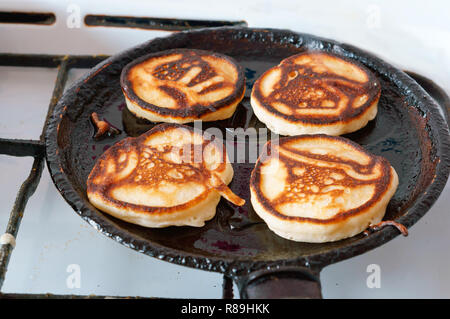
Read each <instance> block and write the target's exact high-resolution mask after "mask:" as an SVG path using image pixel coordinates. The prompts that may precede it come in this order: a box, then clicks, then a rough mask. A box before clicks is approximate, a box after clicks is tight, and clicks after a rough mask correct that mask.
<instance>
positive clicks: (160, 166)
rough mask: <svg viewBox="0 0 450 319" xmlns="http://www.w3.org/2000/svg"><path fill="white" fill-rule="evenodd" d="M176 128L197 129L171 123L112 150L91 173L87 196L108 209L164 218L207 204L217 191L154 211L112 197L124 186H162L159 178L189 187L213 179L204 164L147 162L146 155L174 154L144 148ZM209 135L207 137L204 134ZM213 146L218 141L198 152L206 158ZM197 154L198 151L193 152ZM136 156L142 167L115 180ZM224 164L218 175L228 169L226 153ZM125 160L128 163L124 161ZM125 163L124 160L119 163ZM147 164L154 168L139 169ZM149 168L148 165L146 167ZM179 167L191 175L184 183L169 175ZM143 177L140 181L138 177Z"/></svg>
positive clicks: (208, 191) (205, 145)
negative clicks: (148, 141) (154, 136)
mask: <svg viewBox="0 0 450 319" xmlns="http://www.w3.org/2000/svg"><path fill="white" fill-rule="evenodd" d="M174 128H183V129H187V130H190V131H192V132H194V129H193V128H191V127H188V126H184V125H180V124H169V123H163V124H159V125H157V126H155V127H154V128H153V129H151V130H149V131H148V132H146V133H145V134H142V135H140V136H138V137H129V138H126V139H124V140H122V141H120V142H118V143H116V144H114V145H113V146H111V147H110V148H108V149H107V150H106V151H105V152H104V153H103V154H102V155H101V156H100V157H99V159H98V160H97V162H96V164H95V166H94V168H93V169H92V171H91V173H90V174H89V177H88V180H87V192H88V193H96V194H98V195H99V196H100V197H101V198H102V199H103V201H104V202H106V203H108V205H111V206H115V207H117V208H129V209H131V210H133V212H136V213H151V214H154V215H162V214H170V213H171V212H174V211H179V210H184V209H188V208H190V207H193V206H195V205H197V204H198V203H200V202H201V201H203V200H204V199H205V198H207V197H208V195H209V193H210V192H211V191H212V190H213V189H212V188H209V187H207V188H206V189H205V191H204V192H202V193H201V194H200V195H199V196H197V197H196V198H194V199H192V200H190V201H188V202H186V203H183V204H180V205H176V206H170V207H159V206H158V207H151V206H146V205H138V204H132V203H128V202H124V201H120V200H117V199H115V198H113V197H112V196H111V191H112V189H113V187H114V188H115V187H119V186H123V185H130V186H152V185H155V184H157V183H158V182H159V180H160V178H158V176H163V179H164V180H166V181H169V182H171V183H174V184H176V183H186V182H189V181H195V182H196V183H203V184H205V185H206V184H207V180H208V179H209V177H210V176H209V175H208V170H207V169H206V168H204V167H203V165H204V164H203V162H200V163H195V164H192V163H188V162H182V163H180V164H175V163H170V162H167V161H163V160H161V159H160V158H161V157H162V156H157V158H158V161H152V162H151V163H152V164H150V161H148V160H147V157H146V155H145V153H149V152H148V151H150V152H151V153H158V154H159V155H161V154H163V153H165V152H168V151H170V150H168V149H164V150H163V151H161V150H158V149H156V148H153V147H150V146H146V145H143V141H145V140H146V138H147V137H148V136H150V135H152V134H155V133H158V132H166V131H168V130H171V129H174ZM203 134H205V133H203ZM210 143H217V141H214V140H213V139H209V140H204V142H203V144H202V146H201V148H202V149H201V150H199V149H197V150H195V152H197V151H199V152H202V153H200V154H203V150H204V149H205V148H206V147H207V146H208V145H209V144H210ZM192 151H194V150H192ZM134 152H136V153H137V154H138V155H139V158H138V160H139V163H138V165H137V169H135V170H133V172H132V173H131V174H129V175H128V176H127V177H126V178H124V179H121V180H119V181H117V180H115V177H116V176H117V174H118V172H120V170H121V169H123V168H124V167H126V166H127V163H128V160H129V154H130V153H134ZM222 155H223V161H222V162H221V163H219V164H218V166H217V168H216V169H215V170H214V171H215V172H218V173H220V172H223V171H224V170H225V168H226V159H227V157H226V156H227V155H226V153H225V152H223V154H222ZM190 156H194V154H193V152H192V153H191V154H190ZM123 158H125V159H123ZM119 159H122V160H119ZM111 162H114V163H115V171H114V172H107V167H106V163H111ZM143 162H148V164H150V165H154V166H152V169H151V170H148V169H139V167H142V166H143V164H144V163H143ZM145 164H147V163H145ZM174 167H176V169H177V171H181V172H183V171H189V174H183V177H182V178H181V179H178V178H172V177H171V176H170V175H169V174H167V173H168V172H169V171H170V170H171V169H172V168H174ZM139 175H140V176H141V178H139V177H138V176H139ZM97 178H100V179H101V183H95V182H94V180H95V179H97Z"/></svg>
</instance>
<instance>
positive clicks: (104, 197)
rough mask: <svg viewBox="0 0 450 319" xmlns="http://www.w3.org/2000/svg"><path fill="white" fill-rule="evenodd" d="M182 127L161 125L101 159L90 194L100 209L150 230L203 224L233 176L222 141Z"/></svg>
mask: <svg viewBox="0 0 450 319" xmlns="http://www.w3.org/2000/svg"><path fill="white" fill-rule="evenodd" d="M205 137H208V136H207V135H204V134H203V133H201V132H200V133H199V132H196V131H194V130H193V129H192V128H190V127H187V126H184V125H179V124H160V125H158V126H156V127H154V128H153V129H151V130H150V131H148V132H146V133H144V134H142V135H141V136H139V137H136V138H131V137H130V138H126V139H124V140H122V141H120V142H118V143H116V144H114V145H113V146H112V147H110V148H109V149H107V150H106V151H105V153H103V154H102V156H101V157H100V158H99V159H98V160H97V162H96V163H95V165H94V168H93V169H92V171H91V173H90V174H89V177H88V180H87V195H88V198H89V200H90V202H91V203H92V204H93V205H94V206H95V207H97V208H98V209H100V210H102V211H104V212H106V213H108V214H111V215H112V216H114V217H117V218H120V219H123V220H125V221H128V222H130V223H134V224H138V225H141V226H146V227H166V226H171V225H176V226H181V225H190V226H197V227H198V226H203V225H204V223H205V221H206V220H209V219H211V218H213V217H214V215H215V213H216V206H217V204H218V202H219V200H220V196H221V195H222V196H224V197H225V198H227V199H228V200H230V201H232V202H233V203H235V204H237V205H243V204H244V200H243V199H241V198H239V197H238V196H236V195H235V194H233V193H232V192H231V190H230V189H229V188H228V187H227V184H228V183H230V181H231V179H232V177H233V169H232V166H231V164H230V163H229V161H228V157H227V154H226V150H225V148H224V146H223V144H222V143H219V142H218V141H216V140H212V139H211V138H209V137H208V138H205Z"/></svg>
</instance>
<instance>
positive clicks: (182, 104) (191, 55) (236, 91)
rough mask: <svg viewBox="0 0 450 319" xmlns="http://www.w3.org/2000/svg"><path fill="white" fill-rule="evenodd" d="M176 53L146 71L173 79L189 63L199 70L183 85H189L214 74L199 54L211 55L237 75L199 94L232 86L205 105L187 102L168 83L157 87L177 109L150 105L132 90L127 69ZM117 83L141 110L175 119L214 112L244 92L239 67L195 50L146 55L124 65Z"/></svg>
mask: <svg viewBox="0 0 450 319" xmlns="http://www.w3.org/2000/svg"><path fill="white" fill-rule="evenodd" d="M174 54H180V55H181V56H182V57H181V58H180V59H179V60H176V61H173V62H169V63H164V64H162V65H160V66H158V67H157V68H155V69H154V70H149V71H150V72H152V75H153V76H155V77H157V78H158V79H160V80H170V81H177V80H179V79H180V78H181V77H182V76H183V75H185V74H186V73H187V72H188V71H189V70H190V69H191V68H192V67H193V66H198V67H201V69H202V71H201V72H200V73H199V74H198V75H197V76H196V77H195V78H193V79H192V80H191V81H190V82H189V83H188V84H187V87H192V86H194V85H196V84H199V83H202V82H204V81H206V80H208V79H210V78H212V77H214V76H216V75H217V73H216V72H215V70H214V69H213V68H212V67H211V66H210V65H209V63H208V62H206V61H205V60H203V59H202V57H203V56H209V57H214V58H217V59H223V60H225V61H227V62H229V63H231V64H232V65H234V66H235V67H236V70H237V73H238V77H237V80H236V83H227V82H221V83H215V84H213V85H211V86H209V87H206V88H205V89H203V90H202V91H201V92H199V94H206V93H208V92H210V91H213V90H216V89H219V88H222V87H224V86H232V87H233V91H232V93H231V94H229V95H228V96H227V97H225V98H223V99H221V100H218V101H215V102H211V103H207V104H195V105H189V104H188V103H187V99H186V96H185V93H183V92H182V91H181V90H178V89H175V88H173V87H169V86H160V87H159V89H160V90H161V91H163V92H164V93H166V94H168V95H169V96H171V97H172V98H173V99H174V100H176V103H177V108H165V107H160V106H158V105H154V104H151V103H148V102H146V101H144V100H142V99H141V98H140V97H139V96H137V95H136V93H135V92H134V89H133V85H134V81H135V79H134V78H133V76H132V75H131V70H132V69H133V68H134V67H138V66H139V65H140V64H143V63H145V62H146V61H147V60H149V59H153V58H159V57H164V56H168V55H174ZM120 84H121V86H122V91H123V93H124V94H125V96H126V97H127V98H128V99H129V100H130V101H132V102H134V103H136V104H137V105H139V106H140V107H141V108H143V109H147V110H149V111H151V112H154V113H157V114H159V115H161V116H167V117H176V118H190V117H195V118H199V119H201V117H204V116H206V115H208V114H210V113H212V112H216V111H218V110H220V109H222V108H225V107H228V106H229V105H231V104H234V103H236V102H238V101H240V100H241V99H242V98H243V96H244V92H245V76H244V72H243V70H242V67H241V66H240V65H239V64H238V63H237V62H236V61H235V60H234V59H233V58H231V57H229V56H226V55H224V54H219V53H216V52H211V51H205V50H197V49H172V50H166V51H161V52H156V53H152V54H148V55H146V56H143V57H141V58H139V59H136V60H134V61H133V62H131V63H129V64H128V65H126V66H125V67H124V68H123V70H122V74H121V77H120Z"/></svg>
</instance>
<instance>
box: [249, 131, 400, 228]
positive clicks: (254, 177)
mask: <svg viewBox="0 0 450 319" xmlns="http://www.w3.org/2000/svg"><path fill="white" fill-rule="evenodd" d="M311 138H320V139H329V140H336V141H338V142H339V143H346V144H347V145H350V146H351V147H353V148H355V149H356V150H357V151H359V152H362V153H364V154H365V155H367V156H369V157H370V162H369V163H368V165H361V164H359V163H356V162H354V161H351V160H343V159H341V158H337V157H335V156H330V155H319V154H313V153H309V152H304V151H299V150H297V149H293V148H290V149H289V152H292V153H295V154H298V155H302V156H307V157H309V158H312V159H318V160H326V161H328V162H336V163H343V164H346V165H349V166H351V167H352V169H353V170H355V171H356V172H358V173H361V174H367V173H369V172H371V171H372V169H373V168H374V167H375V165H377V164H380V165H381V172H382V173H381V176H379V177H378V178H376V179H375V180H374V179H371V180H366V181H361V180H355V179H352V178H350V177H349V176H346V174H343V173H342V172H341V171H340V170H339V169H337V170H336V169H333V168H330V167H326V168H324V167H318V166H314V165H309V164H306V163H299V162H298V161H295V160H292V159H291V158H289V157H286V156H284V155H283V154H282V153H281V152H280V153H279V154H277V156H279V158H280V160H281V161H282V162H283V163H284V164H285V165H286V167H287V169H288V172H289V173H288V181H287V184H288V185H293V184H294V183H295V182H296V181H297V180H298V176H296V174H295V173H294V172H293V169H294V168H297V169H298V168H302V167H303V168H304V169H305V172H307V173H306V175H307V176H308V177H310V183H311V184H312V185H316V186H317V187H318V188H319V190H320V189H322V188H323V187H326V186H327V185H325V184H324V180H325V179H326V178H327V177H329V176H330V175H331V174H332V173H337V174H341V175H344V178H343V179H342V180H340V181H339V184H340V185H344V186H349V187H350V188H351V187H354V186H357V185H364V184H372V185H373V184H375V194H376V195H375V196H373V197H372V198H371V199H370V200H368V201H367V202H366V203H365V204H363V205H361V206H359V207H357V208H355V209H351V210H347V211H345V212H342V213H338V214H336V215H335V216H333V217H332V218H327V219H318V218H310V217H301V216H287V215H284V214H281V213H279V212H278V211H277V210H276V209H275V208H274V206H273V204H277V203H285V202H289V201H292V198H287V196H286V195H287V193H286V192H285V193H284V194H282V195H281V196H279V197H277V199H276V202H274V203H272V202H271V201H269V200H268V199H267V198H266V197H265V196H264V195H263V194H262V192H261V163H262V161H264V158H268V157H265V154H274V153H272V152H274V151H275V150H274V149H273V146H272V144H271V142H270V141H269V142H267V144H266V145H265V149H264V153H263V154H262V155H261V156H260V158H258V161H257V162H256V165H255V168H254V169H253V171H252V174H251V177H250V187H251V188H252V190H253V191H254V193H255V195H256V197H257V200H258V202H259V203H261V205H262V206H263V207H264V209H265V210H266V211H268V212H270V213H271V214H273V215H275V216H276V217H278V218H280V219H284V220H289V221H298V222H309V223H316V224H333V223H338V222H342V221H344V220H346V219H350V218H351V217H352V216H356V215H358V214H360V213H362V212H365V211H367V210H368V209H370V208H371V207H373V206H374V204H375V203H376V202H377V201H378V200H379V199H380V198H381V197H382V196H383V195H384V194H385V192H386V191H387V190H388V187H389V185H390V184H391V182H392V179H393V176H392V172H391V165H390V164H389V162H388V161H387V160H386V159H385V158H383V157H381V156H375V155H373V154H370V153H368V152H367V151H366V150H364V149H363V148H362V147H361V146H360V145H358V144H356V143H354V142H352V141H350V140H348V139H346V138H343V137H339V136H329V135H325V134H315V135H301V136H292V137H284V138H281V139H280V140H279V145H280V147H285V146H286V144H287V143H288V142H289V141H292V140H298V139H311ZM268 156H270V155H268ZM305 184H306V183H305ZM332 192H334V195H335V196H336V197H338V196H340V192H342V190H333V191H332ZM302 193H304V194H305V195H306V196H308V195H311V194H315V193H314V192H313V191H311V190H310V189H306V188H303V189H302Z"/></svg>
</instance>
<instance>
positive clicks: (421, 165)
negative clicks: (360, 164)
mask: <svg viewBox="0 0 450 319" xmlns="http://www.w3.org/2000/svg"><path fill="white" fill-rule="evenodd" d="M173 48H196V49H204V50H211V51H216V52H221V53H224V54H226V55H229V56H232V57H233V58H235V59H236V60H237V61H238V62H239V63H240V64H241V65H242V67H243V68H244V69H245V75H246V86H247V90H246V95H245V98H244V100H243V101H242V102H241V104H240V105H239V107H238V109H237V111H236V113H235V114H234V115H233V117H232V118H230V119H227V120H223V121H217V122H210V123H204V125H203V129H206V128H208V127H218V128H220V129H222V130H224V132H226V131H227V128H237V127H241V128H244V129H247V128H249V127H255V128H260V127H264V125H263V124H262V123H260V122H259V121H258V120H257V119H256V117H255V116H254V115H253V113H252V110H251V107H250V103H249V95H250V92H251V87H252V84H253V82H254V81H255V79H256V78H258V76H259V75H260V74H262V72H264V71H265V70H267V69H268V68H270V67H272V66H274V65H276V64H278V63H279V62H280V61H281V60H282V59H284V58H286V57H288V56H290V55H293V54H296V53H299V52H302V51H305V50H320V51H326V52H332V53H334V54H337V55H339V56H343V57H347V58H350V59H354V60H356V61H359V62H360V63H363V64H364V65H365V66H367V67H368V68H369V69H371V70H372V71H373V72H374V73H375V75H376V76H377V77H378V78H379V79H380V82H381V85H382V93H381V98H380V101H379V112H378V115H377V117H376V119H375V120H373V121H371V122H370V123H369V124H368V125H367V126H366V127H365V128H363V129H361V130H359V131H357V132H355V133H352V134H348V135H345V136H346V137H348V138H350V139H351V140H353V141H355V142H356V143H358V144H360V145H362V146H363V147H364V148H366V149H367V150H369V151H370V152H372V153H375V154H377V155H382V156H384V157H385V158H387V159H388V160H389V162H390V163H391V165H393V166H394V168H395V170H396V171H397V172H398V175H399V179H400V185H399V187H398V190H397V192H396V193H395V195H394V197H393V198H392V200H391V201H390V203H389V205H388V207H387V211H386V215H385V218H384V219H385V220H395V221H397V222H399V223H401V224H403V225H405V226H406V227H408V228H409V227H411V226H412V225H413V224H414V223H415V222H417V220H418V219H419V218H420V217H422V216H423V215H424V214H425V213H426V212H427V211H428V210H429V208H430V207H431V205H432V204H433V203H434V202H435V201H436V199H437V198H438V196H439V194H440V193H441V191H442V189H443V187H444V186H445V183H446V181H447V178H448V175H449V150H450V138H449V127H448V124H447V109H446V106H441V105H439V104H438V103H436V101H435V100H434V99H433V98H432V97H431V96H430V95H429V94H428V93H427V92H426V91H425V90H424V89H423V88H422V87H421V86H420V85H418V83H417V82H415V81H414V80H413V79H412V78H411V77H410V76H408V75H407V74H406V73H404V72H402V71H400V70H398V69H396V68H395V67H393V66H391V65H389V64H388V63H386V62H384V61H383V60H381V59H380V58H378V57H376V56H374V55H372V54H370V53H368V52H366V51H363V50H361V49H358V48H356V47H354V46H351V45H347V44H342V43H338V42H335V41H332V40H327V39H323V38H319V37H315V36H312V35H309V34H302V33H295V32H292V31H288V30H276V29H252V28H243V27H225V28H208V29H201V30H196V31H187V32H179V33H176V34H172V35H170V36H168V37H164V38H157V39H154V40H151V41H149V42H146V43H144V44H142V45H140V46H137V47H135V48H132V49H129V50H127V51H125V52H123V53H120V54H118V55H115V56H113V57H111V58H109V59H107V60H105V61H103V62H102V63H100V64H99V65H97V66H96V67H95V68H94V69H92V70H91V71H90V72H89V73H88V74H86V75H85V76H84V77H83V78H81V79H80V80H78V81H77V82H76V83H74V84H73V85H72V86H71V87H70V88H69V89H67V91H66V92H65V94H64V95H63V96H62V98H61V99H60V101H59V102H58V104H57V106H56V107H55V109H54V113H53V114H52V116H51V117H50V119H49V121H48V123H47V124H48V129H47V131H46V151H47V164H48V167H49V171H50V174H51V176H52V179H53V182H54V183H55V185H56V187H57V188H58V190H59V191H60V193H61V194H62V196H63V197H64V198H65V199H66V201H67V202H68V203H69V204H70V205H71V206H72V207H73V209H74V210H75V211H76V212H77V213H78V214H79V215H80V216H81V217H82V218H83V219H84V220H86V221H87V222H88V223H89V224H91V225H92V226H93V227H95V228H96V229H97V230H98V231H100V232H101V233H103V234H105V235H107V236H109V237H111V238H112V239H114V240H116V241H118V242H120V243H121V244H123V245H125V246H127V247H130V248H132V249H135V250H137V251H139V252H142V253H144V254H147V255H150V256H153V257H156V258H159V259H161V260H165V261H168V262H172V263H176V264H179V265H185V266H189V267H194V268H198V269H203V270H209V271H216V272H221V273H223V274H225V275H227V276H229V277H231V278H232V279H233V280H234V281H235V282H236V283H237V285H238V287H239V291H240V295H241V297H243V298H280V297H312V298H318V297H321V288H320V279H319V275H320V270H321V269H322V268H323V267H325V266H327V265H330V264H332V263H335V262H338V261H340V260H343V259H346V258H350V257H353V256H356V255H359V254H362V253H364V252H366V251H368V250H370V249H373V248H375V247H378V246H380V245H382V244H384V243H386V242H387V241H389V240H391V239H393V238H394V237H396V236H397V235H398V234H399V232H398V230H397V229H395V228H394V227H385V228H383V229H381V230H379V231H377V232H374V233H371V234H370V235H368V236H365V235H363V234H359V235H357V236H354V237H351V238H348V239H344V240H340V241H337V242H332V243H324V244H312V243H301V242H293V241H289V240H286V239H283V238H280V237H278V236H276V235H275V234H274V233H273V232H271V231H270V230H269V229H268V227H267V226H266V225H265V224H264V223H263V222H262V220H261V219H260V218H259V217H258V216H257V215H256V213H255V211H254V210H253V209H252V207H251V204H250V200H249V187H248V182H249V177H250V173H251V171H252V169H253V165H254V164H253V163H235V164H233V166H234V171H235V176H234V178H233V181H232V183H231V184H230V188H231V189H232V190H233V191H234V192H235V193H236V194H238V195H239V196H241V197H243V198H245V199H246V200H247V204H246V205H245V206H244V207H236V206H233V205H232V204H230V203H228V202H227V201H225V200H221V201H220V203H219V205H218V207H217V214H216V216H215V218H214V219H212V220H211V221H209V222H207V223H206V225H205V226H204V227H201V228H194V227H169V228H164V229H148V228H144V227H141V226H137V225H133V224H129V223H126V222H123V221H121V220H118V219H116V218H114V217H112V216H109V215H107V214H104V213H102V212H101V211H99V210H97V209H96V208H95V207H93V206H92V205H91V204H90V203H89V201H88V199H87V196H86V179H87V176H88V174H89V172H90V170H91V169H92V167H93V165H94V163H95V160H96V158H98V156H99V155H100V154H101V153H102V152H104V150H106V149H107V148H108V147H109V146H111V145H112V144H114V143H116V142H117V141H119V140H121V139H123V138H125V137H127V136H137V135H139V134H141V133H143V132H145V131H146V130H148V129H150V128H151V127H152V126H153V125H155V124H154V123H150V122H148V121H145V120H141V119H137V118H136V117H134V116H133V115H132V114H131V113H130V112H129V111H128V110H127V108H126V107H125V101H124V97H123V95H122V92H121V88H120V83H119V79H120V73H121V70H122V68H123V67H124V66H125V65H126V64H128V63H129V62H131V61H132V60H134V59H136V58H138V57H140V56H143V55H145V54H148V53H151V52H157V51H161V50H167V49H173ZM441 93H442V92H441ZM92 112H97V113H98V114H99V116H100V118H104V119H105V120H107V121H108V122H110V123H111V124H112V125H113V126H115V127H117V128H118V129H120V130H121V133H120V134H119V135H117V136H114V137H108V138H105V139H103V140H94V139H93V135H94V127H93V126H92V124H91V121H90V115H91V113H92Z"/></svg>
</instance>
